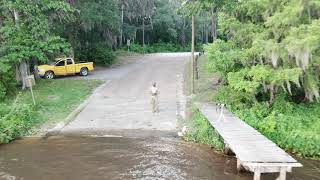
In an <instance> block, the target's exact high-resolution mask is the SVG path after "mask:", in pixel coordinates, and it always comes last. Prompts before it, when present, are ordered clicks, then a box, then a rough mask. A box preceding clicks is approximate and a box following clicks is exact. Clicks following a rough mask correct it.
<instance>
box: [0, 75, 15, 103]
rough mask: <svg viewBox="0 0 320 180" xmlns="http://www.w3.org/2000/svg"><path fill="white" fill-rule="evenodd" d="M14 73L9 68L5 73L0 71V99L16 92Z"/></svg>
mask: <svg viewBox="0 0 320 180" xmlns="http://www.w3.org/2000/svg"><path fill="white" fill-rule="evenodd" d="M14 78H15V74H14V72H13V71H12V70H11V69H10V70H9V71H8V72H7V73H3V72H1V71H0V101H2V100H4V99H5V97H7V96H13V95H14V93H15V92H16V82H15V80H14Z"/></svg>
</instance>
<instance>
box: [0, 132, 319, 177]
mask: <svg viewBox="0 0 320 180" xmlns="http://www.w3.org/2000/svg"><path fill="white" fill-rule="evenodd" d="M301 162H302V163H303V164H304V167H303V168H299V169H294V172H293V173H292V174H290V175H289V178H288V179H297V180H300V179H303V180H313V179H314V180H319V179H320V178H319V177H320V162H319V161H310V160H308V161H305V160H302V161H301ZM235 167H236V161H235V159H234V158H232V157H226V156H223V155H220V154H217V153H215V152H214V151H213V150H212V149H210V148H209V147H207V146H200V145H197V144H192V143H186V142H182V141H180V140H177V139H175V138H171V137H156V138H155V137H153V138H121V137H101V138H99V137H59V136H57V137H49V138H47V139H39V138H27V139H23V140H16V141H14V142H12V143H10V144H7V145H2V146H0V179H5V180H7V179H9V180H11V179H12V180H13V179H16V180H20V179H21V180H22V179H23V180H71V179H72V180H73V179H76V180H87V179H90V180H95V179H175V180H176V179H177V180H178V179H212V180H252V175H251V174H248V173H241V174H238V173H237V171H236V169H235ZM275 177H276V175H267V176H263V177H262V179H264V180H269V179H270V180H271V179H275Z"/></svg>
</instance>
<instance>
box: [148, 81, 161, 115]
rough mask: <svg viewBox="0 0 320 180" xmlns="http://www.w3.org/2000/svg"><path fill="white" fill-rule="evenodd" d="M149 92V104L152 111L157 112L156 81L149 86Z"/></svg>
mask: <svg viewBox="0 0 320 180" xmlns="http://www.w3.org/2000/svg"><path fill="white" fill-rule="evenodd" d="M150 93H151V106H152V112H153V113H156V112H159V99H158V96H159V90H158V88H157V83H155V82H154V83H153V84H152V86H151V88H150Z"/></svg>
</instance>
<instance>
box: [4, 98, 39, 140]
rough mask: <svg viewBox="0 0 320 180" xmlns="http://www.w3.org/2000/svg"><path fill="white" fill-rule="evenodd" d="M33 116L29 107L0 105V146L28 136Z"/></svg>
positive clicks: (16, 104)
mask: <svg viewBox="0 0 320 180" xmlns="http://www.w3.org/2000/svg"><path fill="white" fill-rule="evenodd" d="M33 114H34V108H33V106H31V105H26V104H18V103H14V104H13V105H8V104H0V144H1V143H7V142H9V141H11V140H13V139H15V138H17V137H20V136H24V135H26V134H28V133H29V131H30V129H31V127H32V125H33V124H34V123H35V122H34V120H33Z"/></svg>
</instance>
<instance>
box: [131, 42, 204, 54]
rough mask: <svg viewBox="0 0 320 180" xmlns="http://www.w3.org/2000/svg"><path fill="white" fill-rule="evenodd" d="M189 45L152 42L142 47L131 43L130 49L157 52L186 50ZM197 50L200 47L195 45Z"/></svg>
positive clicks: (188, 49)
mask: <svg viewBox="0 0 320 180" xmlns="http://www.w3.org/2000/svg"><path fill="white" fill-rule="evenodd" d="M190 49H191V47H190V46H181V45H178V44H172V43H163V42H160V43H154V44H152V45H145V47H144V48H143V47H142V46H141V45H139V44H135V43H133V44H131V45H130V51H132V52H137V53H158V52H188V51H190ZM196 49H197V50H201V47H199V46H197V47H196Z"/></svg>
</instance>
